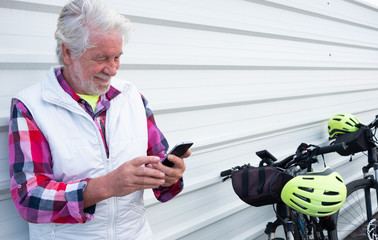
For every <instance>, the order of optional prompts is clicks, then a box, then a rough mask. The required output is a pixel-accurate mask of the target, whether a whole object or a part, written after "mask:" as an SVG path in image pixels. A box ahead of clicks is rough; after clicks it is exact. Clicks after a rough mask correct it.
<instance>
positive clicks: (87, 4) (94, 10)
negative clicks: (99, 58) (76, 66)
mask: <svg viewBox="0 0 378 240" xmlns="http://www.w3.org/2000/svg"><path fill="white" fill-rule="evenodd" d="M130 29H131V23H130V21H129V20H128V19H127V18H126V17H124V16H122V15H120V14H118V13H117V12H115V11H114V10H112V9H111V8H109V7H108V6H106V4H105V3H104V2H103V1H101V0H72V1H70V2H69V3H68V4H66V5H65V6H64V7H63V9H62V12H61V13H60V15H59V18H58V24H57V29H56V32H55V39H56V40H57V47H56V55H57V57H58V61H59V63H60V64H63V65H64V61H63V55H62V43H63V44H65V46H66V47H67V49H68V50H69V51H70V53H71V54H72V56H73V57H74V58H75V57H79V56H81V54H82V53H83V52H84V51H86V50H87V49H89V48H92V47H94V45H93V43H90V42H89V36H90V33H91V31H92V32H93V31H94V32H96V33H103V34H105V33H108V32H117V33H119V34H120V36H121V37H122V38H123V42H124V43H125V42H126V41H127V39H128V35H129V30H130Z"/></svg>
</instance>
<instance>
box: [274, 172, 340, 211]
mask: <svg viewBox="0 0 378 240" xmlns="http://www.w3.org/2000/svg"><path fill="white" fill-rule="evenodd" d="M346 194H347V190H346V187H345V184H344V181H343V179H342V178H341V176H340V174H338V173H337V172H334V171H333V170H332V169H331V168H328V167H326V168H325V169H323V170H322V171H320V172H308V173H306V174H304V175H299V176H296V177H294V178H293V179H291V180H290V181H288V182H287V183H286V184H285V186H284V187H283V189H282V192H281V199H282V201H283V202H284V203H285V204H286V205H288V206H289V207H291V208H293V209H294V210H297V211H298V212H301V213H304V214H306V215H309V216H313V217H326V216H329V215H331V214H333V213H335V212H337V211H338V210H339V209H340V208H341V206H343V204H344V202H345V198H346Z"/></svg>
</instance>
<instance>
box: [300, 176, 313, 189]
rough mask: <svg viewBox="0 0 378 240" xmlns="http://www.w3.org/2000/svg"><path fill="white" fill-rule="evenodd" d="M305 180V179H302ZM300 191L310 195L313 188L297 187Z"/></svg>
mask: <svg viewBox="0 0 378 240" xmlns="http://www.w3.org/2000/svg"><path fill="white" fill-rule="evenodd" d="M303 179H305V178H303ZM298 188H299V189H300V190H303V191H306V192H309V193H312V192H314V189H313V188H308V187H298Z"/></svg>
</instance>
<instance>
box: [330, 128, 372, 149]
mask: <svg viewBox="0 0 378 240" xmlns="http://www.w3.org/2000/svg"><path fill="white" fill-rule="evenodd" d="M342 142H344V143H345V144H346V145H347V148H346V149H343V150H338V151H337V153H338V154H340V155H342V156H349V155H351V154H354V153H358V152H363V151H366V150H368V149H369V148H370V147H374V146H375V144H374V142H373V141H372V133H371V131H370V129H369V128H367V127H362V128H360V129H358V130H357V131H355V132H351V133H346V134H341V135H338V136H337V137H336V140H335V141H334V143H335V144H336V143H342Z"/></svg>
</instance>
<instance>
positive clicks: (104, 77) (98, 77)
mask: <svg viewBox="0 0 378 240" xmlns="http://www.w3.org/2000/svg"><path fill="white" fill-rule="evenodd" d="M94 77H95V78H97V79H100V80H102V81H110V79H111V76H109V75H107V74H97V75H94Z"/></svg>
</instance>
